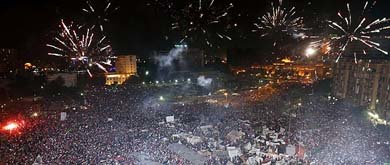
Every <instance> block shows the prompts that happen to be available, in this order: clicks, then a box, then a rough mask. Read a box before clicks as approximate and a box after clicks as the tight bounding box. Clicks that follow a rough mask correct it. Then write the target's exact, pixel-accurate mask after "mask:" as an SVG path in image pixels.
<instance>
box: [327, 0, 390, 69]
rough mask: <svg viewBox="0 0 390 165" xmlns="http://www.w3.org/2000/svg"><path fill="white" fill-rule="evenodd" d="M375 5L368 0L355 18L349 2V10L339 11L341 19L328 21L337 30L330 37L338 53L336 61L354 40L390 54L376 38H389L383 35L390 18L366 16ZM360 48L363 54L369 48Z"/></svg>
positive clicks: (388, 27) (387, 27) (387, 28)
mask: <svg viewBox="0 0 390 165" xmlns="http://www.w3.org/2000/svg"><path fill="white" fill-rule="evenodd" d="M374 5H375V2H374V3H369V2H368V1H367V2H366V3H365V5H364V7H363V9H362V11H361V14H360V16H358V17H357V18H356V19H354V17H353V15H352V13H351V8H350V4H349V3H347V12H346V13H342V12H338V13H337V15H338V18H339V19H340V21H328V25H329V27H330V28H331V29H333V30H335V31H336V34H332V36H331V37H329V38H330V44H331V45H332V47H333V48H336V52H335V53H336V54H337V55H338V58H337V60H336V62H337V61H338V60H339V59H340V57H341V56H342V55H343V54H344V53H345V51H346V50H347V49H348V47H349V46H350V44H351V43H353V42H359V43H361V44H363V45H364V46H366V47H367V48H372V49H375V50H377V51H379V52H381V53H383V54H386V55H388V54H389V53H388V52H387V51H385V50H384V49H383V48H381V44H380V43H379V42H377V41H375V40H376V39H387V38H388V37H386V36H384V35H383V32H384V31H386V30H389V29H390V26H389V22H390V19H388V18H381V19H375V20H373V21H369V19H368V18H367V17H366V16H365V14H366V12H367V11H368V10H369V9H370V8H372V7H373V6H374ZM355 20H357V21H355ZM360 48H361V50H359V51H361V53H363V54H366V52H367V50H366V49H365V47H359V49H360ZM352 51H355V50H352ZM357 53H358V52H356V51H355V52H354V56H355V61H356V54H357ZM359 54H360V53H359Z"/></svg>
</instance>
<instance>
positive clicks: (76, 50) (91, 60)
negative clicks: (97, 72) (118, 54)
mask: <svg viewBox="0 0 390 165" xmlns="http://www.w3.org/2000/svg"><path fill="white" fill-rule="evenodd" d="M53 40H54V42H53V44H47V45H46V46H47V47H49V48H50V49H51V50H53V52H50V53H48V55H50V56H58V57H64V58H67V59H69V60H70V61H72V62H73V63H75V64H78V65H79V67H81V68H85V69H86V71H87V72H88V74H89V75H90V76H92V74H91V72H90V71H89V69H88V67H90V66H93V65H95V66H97V67H99V68H100V69H102V70H103V71H105V72H107V70H106V69H105V67H104V66H103V65H102V64H106V61H107V59H108V56H109V55H110V53H111V46H110V45H109V44H107V40H106V36H102V37H98V36H97V35H96V33H94V28H82V29H79V26H77V25H75V24H73V23H70V24H69V25H67V24H66V23H65V22H64V20H61V23H60V25H59V32H58V33H57V35H56V37H54V39H53Z"/></svg>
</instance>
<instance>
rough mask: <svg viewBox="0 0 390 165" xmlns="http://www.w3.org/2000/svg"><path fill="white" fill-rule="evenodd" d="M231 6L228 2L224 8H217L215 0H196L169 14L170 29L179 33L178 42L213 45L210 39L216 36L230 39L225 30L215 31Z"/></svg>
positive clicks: (221, 23) (221, 24)
mask: <svg viewBox="0 0 390 165" xmlns="http://www.w3.org/2000/svg"><path fill="white" fill-rule="evenodd" d="M232 8H233V3H230V4H229V5H228V6H227V7H225V8H222V9H221V8H218V7H217V6H216V5H215V0H198V1H194V2H192V3H190V4H187V5H186V6H185V7H183V8H181V9H180V10H179V11H178V12H174V13H173V14H171V17H172V18H173V20H174V21H173V23H172V24H171V30H173V31H178V32H180V33H181V39H180V43H187V42H189V43H194V42H201V43H205V44H206V45H207V46H209V47H213V46H214V45H213V43H212V41H213V40H215V37H216V38H219V39H224V40H232V38H231V37H230V36H228V35H227V34H225V32H221V31H217V30H216V29H220V28H219V27H221V26H223V28H224V29H225V28H226V27H227V26H224V25H223V20H224V19H226V17H227V16H228V14H229V11H230V10H231V9H232Z"/></svg>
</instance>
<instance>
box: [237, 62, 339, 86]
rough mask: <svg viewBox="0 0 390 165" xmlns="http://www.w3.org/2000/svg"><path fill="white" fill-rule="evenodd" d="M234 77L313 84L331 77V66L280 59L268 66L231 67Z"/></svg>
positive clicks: (321, 63)
mask: <svg viewBox="0 0 390 165" xmlns="http://www.w3.org/2000/svg"><path fill="white" fill-rule="evenodd" d="M232 71H233V72H234V73H235V74H236V75H242V74H246V75H251V76H249V77H253V76H255V77H257V78H262V79H267V80H270V81H274V82H277V83H302V84H313V83H314V82H316V81H318V80H324V79H328V78H330V77H331V76H332V73H331V66H330V65H329V64H327V63H323V62H296V61H292V60H291V59H289V58H284V59H281V61H280V62H275V63H272V64H268V65H252V66H251V67H249V68H248V67H247V68H245V67H233V68H232Z"/></svg>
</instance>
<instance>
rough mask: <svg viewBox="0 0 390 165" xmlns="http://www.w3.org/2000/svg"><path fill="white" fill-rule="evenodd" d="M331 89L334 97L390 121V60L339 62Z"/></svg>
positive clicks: (347, 59)
mask: <svg viewBox="0 0 390 165" xmlns="http://www.w3.org/2000/svg"><path fill="white" fill-rule="evenodd" d="M332 88H333V89H332V90H333V94H334V95H335V96H336V97H339V98H342V99H346V100H348V101H350V102H352V103H354V104H356V105H358V106H362V107H368V108H369V110H371V112H373V113H375V114H377V115H378V116H379V117H380V118H381V119H384V120H387V121H389V120H390V59H388V58H382V59H380V58H376V59H360V60H355V59H354V58H344V59H341V60H340V61H339V62H338V63H337V64H336V65H335V69H334V80H333V86H332Z"/></svg>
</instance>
